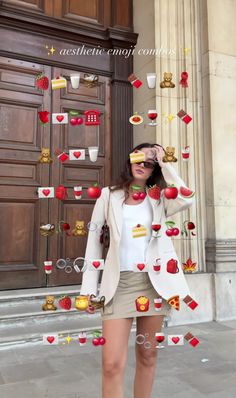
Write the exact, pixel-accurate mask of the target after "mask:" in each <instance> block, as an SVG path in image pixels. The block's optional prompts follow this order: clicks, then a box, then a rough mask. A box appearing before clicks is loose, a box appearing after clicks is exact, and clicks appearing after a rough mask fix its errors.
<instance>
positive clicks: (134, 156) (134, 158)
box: [129, 150, 145, 163]
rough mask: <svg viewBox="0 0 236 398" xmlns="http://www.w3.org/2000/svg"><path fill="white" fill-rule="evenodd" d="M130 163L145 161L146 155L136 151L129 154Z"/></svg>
mask: <svg viewBox="0 0 236 398" xmlns="http://www.w3.org/2000/svg"><path fill="white" fill-rule="evenodd" d="M129 158H130V163H139V162H144V161H145V153H144V152H142V151H138V150H136V151H134V152H132V153H130V154H129Z"/></svg>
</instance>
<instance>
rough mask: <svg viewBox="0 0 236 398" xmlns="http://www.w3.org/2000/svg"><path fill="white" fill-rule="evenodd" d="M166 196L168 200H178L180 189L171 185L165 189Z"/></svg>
mask: <svg viewBox="0 0 236 398" xmlns="http://www.w3.org/2000/svg"><path fill="white" fill-rule="evenodd" d="M164 195H165V197H166V199H176V198H177V196H178V188H176V187H175V186H173V185H169V186H168V187H167V188H165V189H164Z"/></svg>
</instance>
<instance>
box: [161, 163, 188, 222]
mask: <svg viewBox="0 0 236 398" xmlns="http://www.w3.org/2000/svg"><path fill="white" fill-rule="evenodd" d="M161 171H162V174H163V177H164V179H165V181H166V183H167V184H168V185H171V184H173V185H175V186H176V187H177V188H178V190H179V189H180V187H186V188H187V185H186V184H185V183H184V181H183V180H182V179H181V178H180V177H179V176H178V174H177V173H176V171H175V169H174V168H173V167H172V166H171V165H170V163H166V164H165V165H164V166H163V167H162V169H161ZM163 201H164V207H165V212H166V217H169V216H172V215H173V214H175V213H177V212H179V211H183V210H185V209H187V208H188V207H190V206H192V204H193V203H194V198H193V197H191V198H188V197H183V196H181V195H180V192H179V193H178V196H177V198H176V199H166V197H165V195H164V192H163Z"/></svg>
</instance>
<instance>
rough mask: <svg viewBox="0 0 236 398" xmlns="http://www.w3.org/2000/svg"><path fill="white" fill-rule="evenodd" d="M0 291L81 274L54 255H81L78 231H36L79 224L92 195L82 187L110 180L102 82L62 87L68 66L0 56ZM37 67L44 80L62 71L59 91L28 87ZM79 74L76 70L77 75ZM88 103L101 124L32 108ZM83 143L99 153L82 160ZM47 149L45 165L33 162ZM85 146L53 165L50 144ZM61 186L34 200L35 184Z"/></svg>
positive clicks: (63, 108) (57, 109)
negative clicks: (63, 195)
mask: <svg viewBox="0 0 236 398" xmlns="http://www.w3.org/2000/svg"><path fill="white" fill-rule="evenodd" d="M0 68H1V80H0V98H1V103H0V107H1V108H0V215H1V223H0V289H14V288H30V287H39V286H47V285H48V286H49V285H51V286H52V285H53V286H56V285H64V284H77V283H79V282H80V280H81V276H80V275H79V274H77V273H76V272H75V271H73V272H72V273H71V274H66V273H65V272H64V271H61V270H58V269H57V268H56V267H55V263H56V260H57V259H58V258H67V257H69V258H70V259H72V260H73V259H74V258H76V257H78V256H80V257H83V256H84V251H85V247H86V240H87V238H86V236H85V237H74V236H70V237H69V236H66V235H60V234H54V235H52V236H50V237H43V236H41V235H40V232H39V227H40V224H41V223H54V224H55V225H57V224H58V222H59V221H60V220H66V221H67V222H68V223H69V224H70V225H71V227H72V228H74V226H75V222H76V220H83V221H84V222H85V225H87V223H88V221H89V220H90V217H91V213H92V209H93V205H94V200H90V199H89V198H88V197H87V195H86V188H88V186H89V185H91V184H92V183H94V182H98V183H99V184H100V185H101V186H105V185H107V184H109V183H110V177H111V167H110V163H111V159H110V151H111V148H110V146H111V139H110V105H109V104H110V94H109V92H110V84H109V79H108V78H106V77H102V76H99V85H98V86H97V87H93V88H88V87H85V85H84V84H83V83H81V85H80V87H79V89H78V90H73V89H72V88H71V85H70V77H69V76H70V73H71V72H75V71H71V70H63V69H59V68H58V69H57V68H51V67H47V66H43V65H39V64H32V63H29V62H24V61H17V60H13V59H7V58H3V57H2V58H0ZM40 72H44V73H45V74H46V75H47V76H48V77H49V78H51V77H56V76H59V75H63V76H65V77H66V78H67V81H68V84H67V89H60V90H55V91H53V90H51V89H50V88H49V90H47V91H41V90H38V89H36V88H35V76H36V75H37V74H39V73H40ZM81 75H82V76H83V73H81ZM88 109H97V110H99V111H100V112H101V125H99V126H85V124H83V125H81V126H76V127H72V126H71V125H70V124H66V125H53V124H51V123H49V124H46V125H45V126H42V125H41V124H40V123H39V119H38V111H40V110H48V111H49V112H50V113H53V112H54V113H61V112H63V113H64V112H68V111H69V110H78V111H79V112H81V113H83V112H84V111H85V110H88ZM88 146H98V147H99V156H98V160H97V162H95V163H92V162H90V160H89V156H88ZM42 147H47V148H50V150H51V156H52V157H53V163H52V164H50V165H49V164H40V163H39V162H38V158H39V155H40V153H41V148H42ZM56 148H60V149H62V150H63V151H65V152H67V153H68V151H69V150H70V149H78V148H80V149H85V150H86V159H85V160H83V161H70V160H68V161H67V162H66V163H63V164H62V163H60V161H59V160H58V158H57V157H56V156H54V155H53V154H54V150H55V149H56ZM59 184H63V185H64V186H65V187H66V188H67V189H68V194H69V195H68V199H67V200H65V201H63V202H62V201H59V200H58V199H56V198H53V199H38V195H37V188H38V187H47V186H53V187H54V188H56V187H57V186H58V185H59ZM75 185H81V186H82V187H83V196H82V199H80V200H79V201H78V200H76V199H75V198H74V194H73V187H74V186H75ZM46 259H52V260H53V263H54V269H53V272H52V274H51V275H48V276H47V277H46V275H45V273H44V270H43V262H44V260H46Z"/></svg>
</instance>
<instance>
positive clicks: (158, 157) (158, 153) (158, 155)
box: [154, 145, 165, 167]
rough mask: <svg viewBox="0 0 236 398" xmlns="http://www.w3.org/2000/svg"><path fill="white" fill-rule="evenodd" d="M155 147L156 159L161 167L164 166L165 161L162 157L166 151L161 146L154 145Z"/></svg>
mask: <svg viewBox="0 0 236 398" xmlns="http://www.w3.org/2000/svg"><path fill="white" fill-rule="evenodd" d="M154 149H155V151H156V161H157V162H158V163H159V166H160V167H163V166H164V165H165V163H163V161H162V159H163V157H164V156H165V151H164V149H163V148H162V147H161V146H158V145H154Z"/></svg>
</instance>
